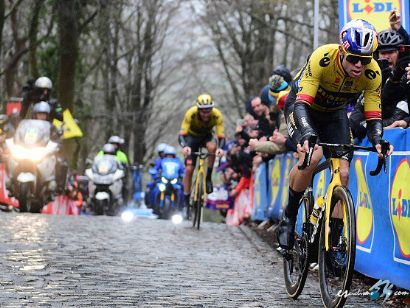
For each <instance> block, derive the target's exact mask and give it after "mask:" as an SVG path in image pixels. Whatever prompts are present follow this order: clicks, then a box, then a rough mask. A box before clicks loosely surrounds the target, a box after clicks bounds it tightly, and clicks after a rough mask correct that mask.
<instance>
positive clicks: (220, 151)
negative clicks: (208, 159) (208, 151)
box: [215, 149, 224, 157]
mask: <svg viewBox="0 0 410 308" xmlns="http://www.w3.org/2000/svg"><path fill="white" fill-rule="evenodd" d="M215 154H216V156H218V157H222V156H224V150H222V149H217V150H216V153H215Z"/></svg>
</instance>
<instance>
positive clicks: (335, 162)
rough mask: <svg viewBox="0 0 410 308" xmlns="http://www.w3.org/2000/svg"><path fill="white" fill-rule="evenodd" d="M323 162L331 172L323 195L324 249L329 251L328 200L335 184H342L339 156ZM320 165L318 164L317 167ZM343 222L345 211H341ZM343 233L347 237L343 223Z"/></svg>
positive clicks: (344, 221) (330, 198)
mask: <svg viewBox="0 0 410 308" xmlns="http://www.w3.org/2000/svg"><path fill="white" fill-rule="evenodd" d="M324 164H326V165H328V167H330V174H331V180H330V183H329V184H328V186H327V192H326V195H325V196H324V197H325V198H324V200H325V203H324V209H325V218H326V219H325V230H326V237H325V248H326V251H329V234H330V226H329V221H330V205H329V204H328V201H329V202H331V200H332V195H333V191H334V189H335V188H336V187H337V186H342V181H341V179H340V158H330V159H328V160H327V161H326V162H324ZM320 167H321V166H318V169H321V168H320ZM343 223H344V224H346V211H343ZM344 235H345V236H346V237H347V236H348V234H347V228H346V225H345V228H344Z"/></svg>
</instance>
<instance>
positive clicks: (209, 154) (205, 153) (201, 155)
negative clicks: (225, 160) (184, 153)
mask: <svg viewBox="0 0 410 308" xmlns="http://www.w3.org/2000/svg"><path fill="white" fill-rule="evenodd" d="M191 155H195V156H197V157H199V158H207V157H208V156H215V155H216V154H215V153H208V152H202V151H198V152H191Z"/></svg>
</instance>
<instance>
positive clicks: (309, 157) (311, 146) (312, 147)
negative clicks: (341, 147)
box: [298, 135, 317, 170]
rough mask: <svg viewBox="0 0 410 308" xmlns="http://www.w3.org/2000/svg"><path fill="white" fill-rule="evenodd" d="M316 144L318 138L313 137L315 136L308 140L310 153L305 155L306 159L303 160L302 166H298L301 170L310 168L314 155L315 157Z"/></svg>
mask: <svg viewBox="0 0 410 308" xmlns="http://www.w3.org/2000/svg"><path fill="white" fill-rule="evenodd" d="M316 142H317V136H315V135H313V136H310V137H309V139H308V143H309V151H308V152H307V153H306V154H305V158H304V160H303V163H302V165H301V166H298V169H299V170H303V169H305V168H306V167H309V166H310V161H311V160H312V155H313V152H314V150H315V145H316Z"/></svg>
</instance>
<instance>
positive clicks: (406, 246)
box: [390, 158, 410, 264]
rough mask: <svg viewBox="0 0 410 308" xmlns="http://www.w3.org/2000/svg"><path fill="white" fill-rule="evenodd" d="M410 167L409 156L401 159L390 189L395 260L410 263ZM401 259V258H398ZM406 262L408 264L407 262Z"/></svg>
mask: <svg viewBox="0 0 410 308" xmlns="http://www.w3.org/2000/svg"><path fill="white" fill-rule="evenodd" d="M409 176H410V167H409V162H408V159H407V158H404V159H403V160H401V161H400V163H399V165H398V167H397V169H396V173H395V175H394V178H393V184H392V186H391V191H390V216H391V221H392V224H393V229H394V232H393V233H394V238H395V239H394V256H395V260H396V261H399V262H400V260H403V261H407V262H409V263H408V264H410V190H409V189H408V188H409V185H408V178H409ZM398 259H399V260H398ZM407 262H406V264H407Z"/></svg>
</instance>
